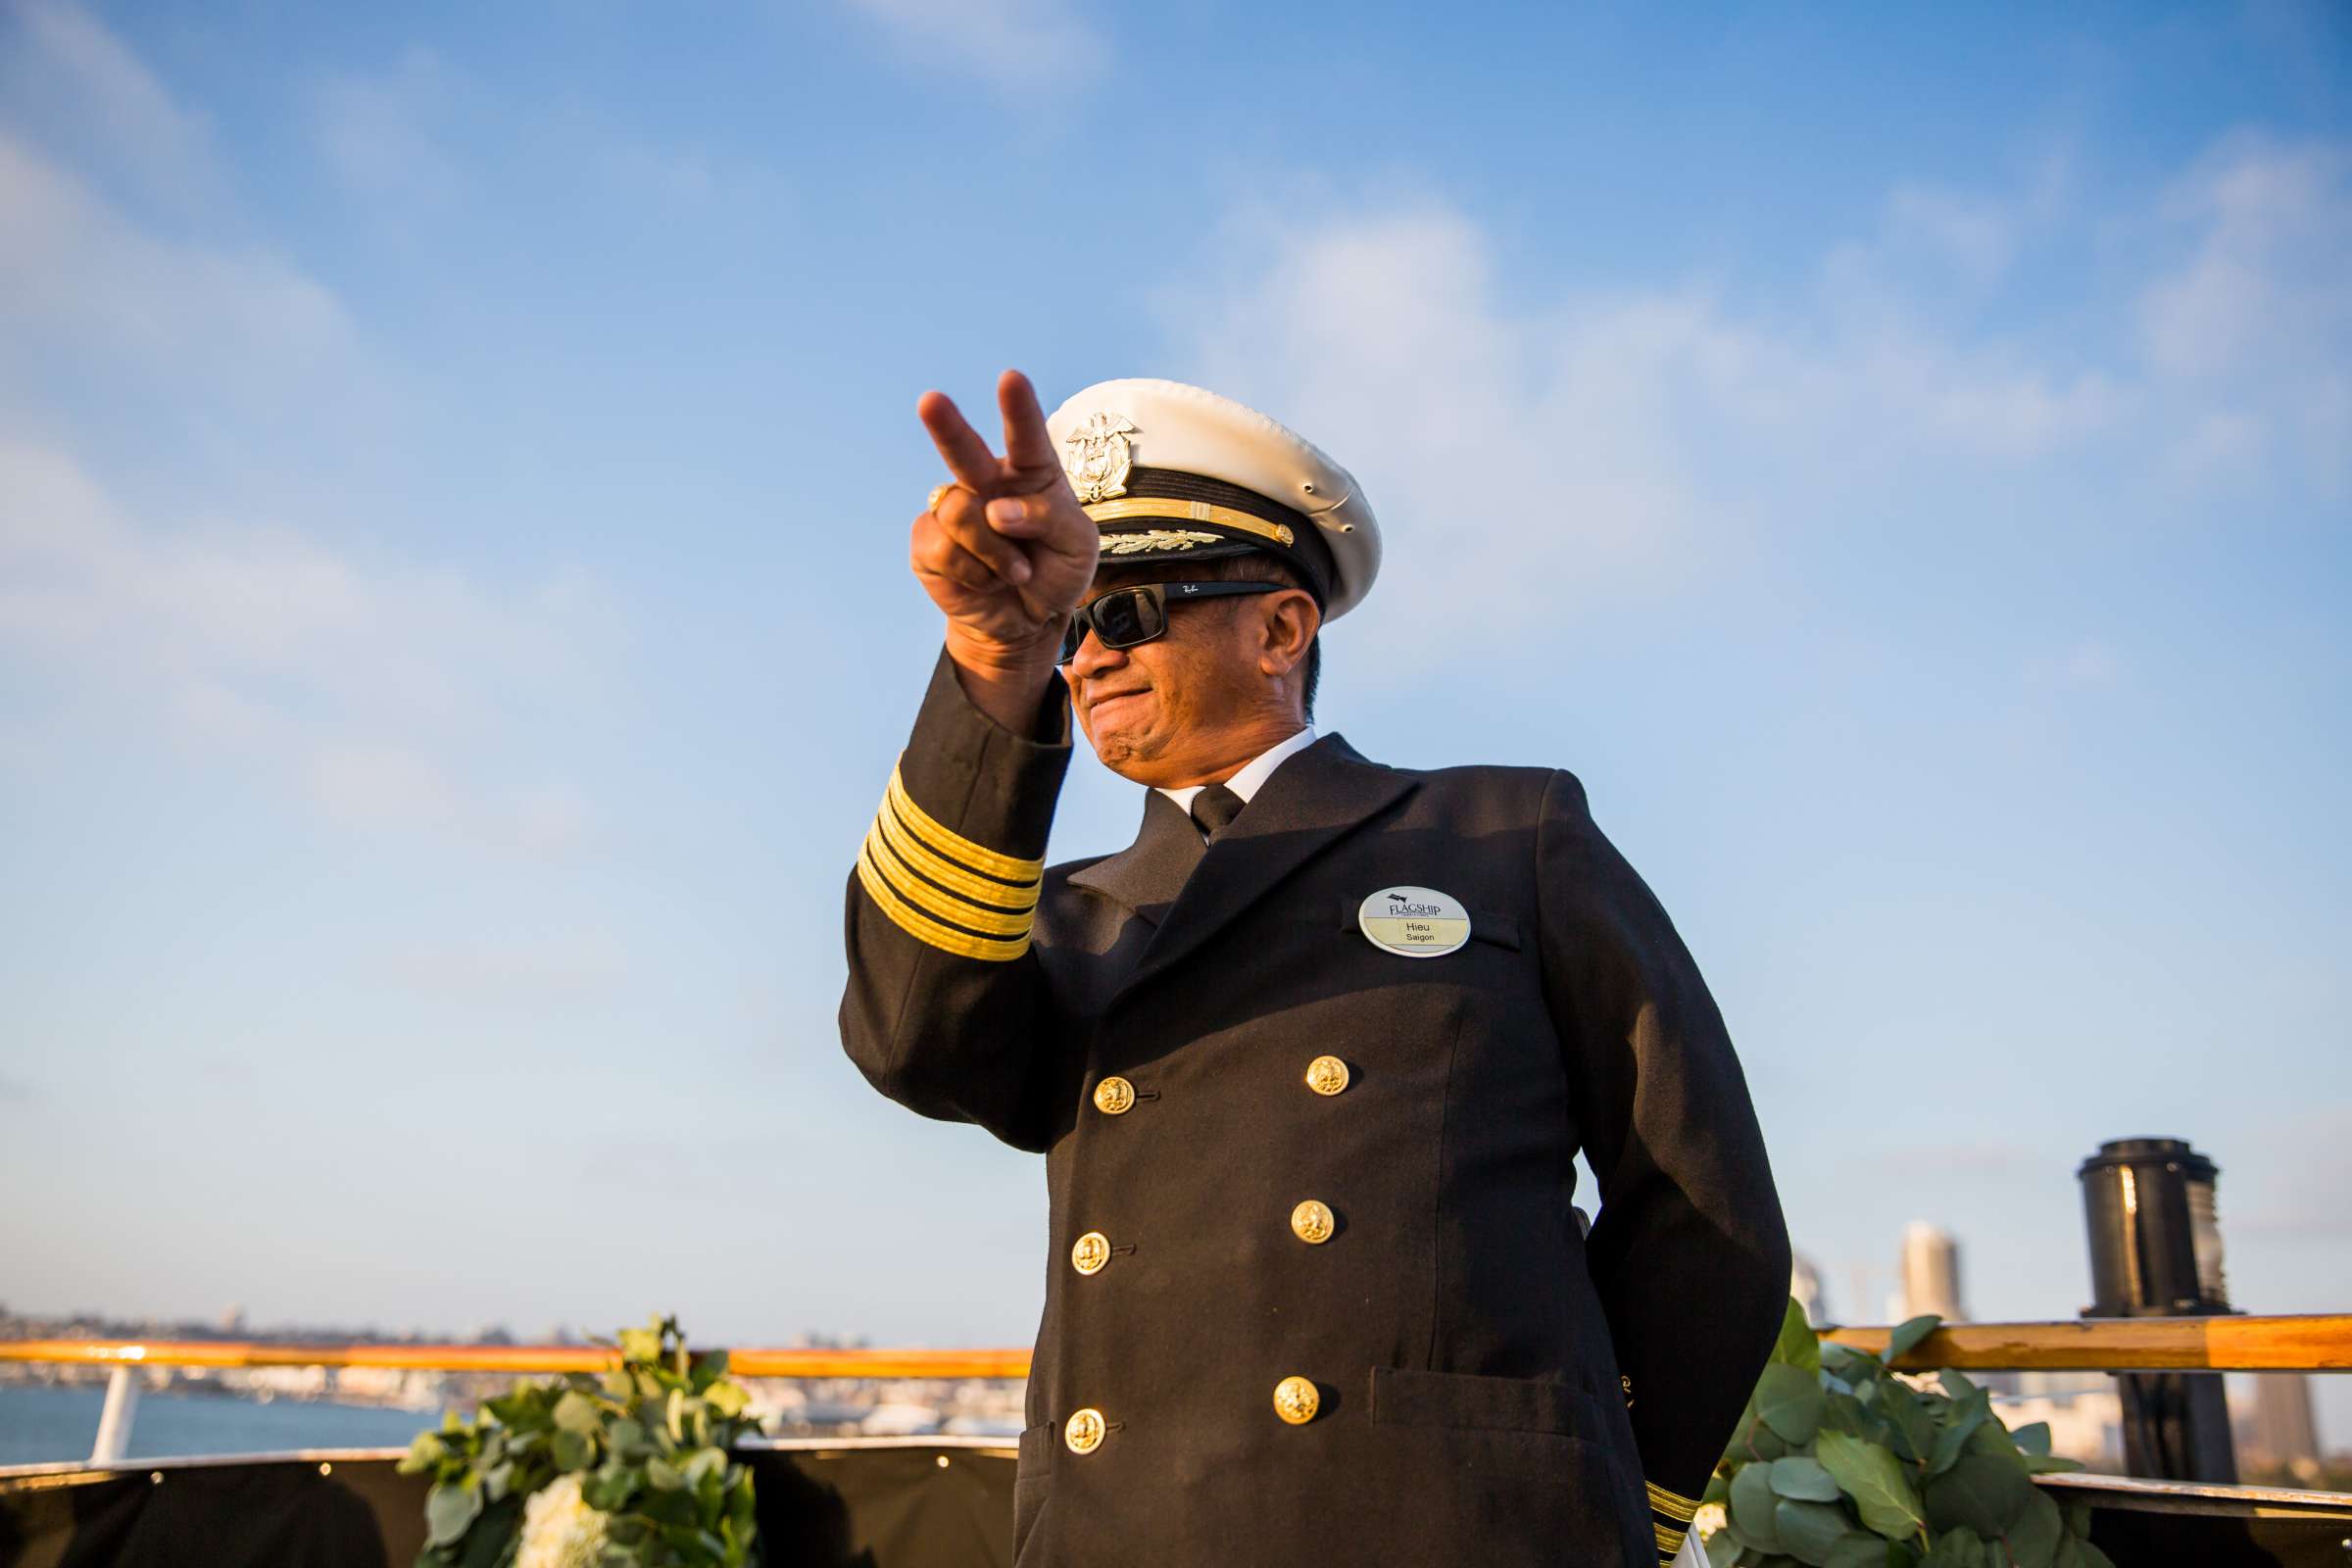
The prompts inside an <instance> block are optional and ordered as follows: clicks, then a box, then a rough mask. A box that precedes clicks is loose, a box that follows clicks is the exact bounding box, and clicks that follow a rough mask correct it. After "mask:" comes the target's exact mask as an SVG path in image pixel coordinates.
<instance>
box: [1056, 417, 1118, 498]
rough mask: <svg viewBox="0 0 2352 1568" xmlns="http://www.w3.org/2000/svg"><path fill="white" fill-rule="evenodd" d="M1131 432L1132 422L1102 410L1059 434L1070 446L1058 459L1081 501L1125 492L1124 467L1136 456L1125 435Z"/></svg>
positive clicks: (1109, 496)
mask: <svg viewBox="0 0 2352 1568" xmlns="http://www.w3.org/2000/svg"><path fill="white" fill-rule="evenodd" d="M1134 433H1135V426H1134V425H1133V424H1132V423H1130V422H1129V421H1128V420H1127V419H1126V418H1125V417H1123V416H1121V415H1116V414H1111V413H1108V412H1103V413H1097V414H1093V415H1090V416H1088V417H1087V420H1086V422H1085V423H1084V424H1082V425H1080V426H1078V428H1077V429H1075V430H1072V431H1071V432H1070V433H1069V434H1068V435H1065V436H1063V437H1062V438H1061V444H1062V445H1063V446H1065V447H1067V448H1069V449H1070V455H1069V456H1068V457H1066V458H1064V459H1062V460H1061V466H1062V470H1063V471H1064V472H1066V473H1067V474H1069V476H1070V488H1071V489H1072V490H1075V491H1076V492H1078V499H1079V501H1080V502H1081V503H1082V504H1083V503H1091V502H1096V501H1108V500H1109V499H1110V498H1111V497H1113V496H1123V495H1125V494H1126V493H1127V470H1128V468H1129V466H1131V465H1132V464H1133V462H1134V458H1135V454H1134V452H1133V451H1132V450H1131V448H1130V447H1129V444H1128V441H1127V438H1128V437H1129V436H1131V435H1133V434H1134Z"/></svg>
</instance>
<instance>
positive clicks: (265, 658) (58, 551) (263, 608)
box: [0, 434, 611, 854]
mask: <svg viewBox="0 0 2352 1568" xmlns="http://www.w3.org/2000/svg"><path fill="white" fill-rule="evenodd" d="M0 497H4V498H6V499H5V503H4V504H0V650H7V649H14V650H17V651H20V652H22V653H23V654H25V655H26V656H28V657H29V659H30V661H31V662H30V663H29V664H28V666H27V667H28V668H37V669H38V670H39V672H40V677H41V679H42V680H43V681H44V682H47V683H51V684H53V685H58V686H65V687H71V686H73V685H76V684H84V683H95V684H97V685H99V686H100V687H102V688H103V689H104V690H105V691H106V692H107V693H108V694H109V702H110V705H111V706H113V707H116V708H117V709H119V711H122V712H123V713H124V714H126V715H145V716H147V717H148V718H150V719H151V720H152V721H153V722H155V723H156V724H157V725H158V726H159V727H161V728H162V729H164V730H165V731H166V732H168V733H170V734H172V735H174V736H177V737H180V738H182V739H185V740H188V741H191V742H194V743H197V744H199V745H201V746H203V747H206V748H210V749H215V750H224V751H227V752H229V753H232V754H234V755H238V756H245V757H250V758H255V759H258V760H262V761H263V762H265V763H266V764H268V765H270V766H271V767H273V768H275V769H276V770H278V771H279V772H280V773H281V774H282V775H284V776H285V777H286V778H287V780H288V782H289V784H290V786H291V787H292V788H294V789H295V790H296V791H297V792H298V793H299V794H300V795H302V796H303V797H304V798H305V799H307V800H309V801H310V802H311V803H312V804H314V805H315V806H317V807H318V808H319V809H320V810H321V811H322V812H324V813H325V814H326V815H327V816H329V817H330V818H332V819H334V820H336V821H340V822H344V823H347V824H352V825H357V826H367V827H397V828H404V829H431V830H438V831H446V832H451V833H455V834H458V835H461V836H463V837H466V838H468V839H472V840H476V841H481V842H487V843H491V844H496V845H501V846H505V847H507V848H511V849H514V850H518V851H522V852H525V853H531V854H556V853H561V852H563V851H564V850H566V849H568V848H570V847H572V846H574V845H576V844H578V843H579V842H580V841H581V840H582V838H583V837H584V835H585V834H586V832H587V831H588V829H589V828H590V826H591V825H592V824H593V821H594V819H595V813H594V810H593V808H592V807H591V805H590V803H589V802H588V801H587V800H585V799H584V798H583V797H581V796H580V795H579V794H578V793H577V792H576V791H575V790H573V789H572V788H571V787H570V786H569V785H567V784H565V783H564V782H563V781H562V780H561V779H557V780H555V781H553V782H542V783H540V784H537V785H534V786H532V787H530V788H527V789H515V788H514V787H511V786H501V785H499V784H498V783H496V782H495V780H494V779H493V778H490V777H487V776H482V775H485V774H486V773H490V772H494V771H495V769H494V768H491V767H489V766H488V765H487V764H486V763H485V762H484V761H483V760H482V756H483V754H484V753H485V752H486V751H489V750H493V749H494V748H495V746H496V744H497V743H498V741H499V740H500V739H501V738H502V737H503V736H505V735H507V734H508V733H510V732H512V731H514V730H515V729H516V728H517V721H518V720H522V719H524V718H526V717H528V716H530V715H534V714H536V713H537V712H539V711H540V710H542V709H543V708H544V707H546V706H547V705H548V704H549V703H551V702H558V703H560V702H563V701H565V700H571V701H587V700H589V697H590V694H591V693H592V692H593V691H594V685H595V682H596V681H597V679H598V678H599V677H598V673H597V671H598V670H599V669H600V668H601V667H602V665H601V662H600V659H599V651H600V649H601V648H603V647H604V646H605V645H606V644H607V642H608V639H609V636H610V632H611V625H610V621H609V618H608V616H607V613H606V612H605V610H604V608H603V605H602V602H601V598H600V596H599V595H598V594H597V593H596V592H595V590H594V588H593V586H592V585H590V584H588V583H587V582H586V581H585V580H584V579H583V578H582V577H580V576H579V575H578V574H577V573H576V572H572V571H567V570H566V571H558V572H556V573H554V574H552V575H551V576H549V577H547V578H546V579H545V580H543V581H542V582H540V583H538V584H536V585H533V586H530V587H526V588H524V589H521V590H519V591H515V592H511V593H505V594H494V593H492V592H489V591H487V590H485V589H483V588H481V587H480V586H478V585H476V584H474V583H473V582H471V581H469V580H468V579H466V578H465V577H463V576H461V575H459V574H457V573H455V572H452V571H450V570H448V569H446V568H442V567H433V566H417V565H415V564H409V563H405V562H369V561H364V560H362V559H360V558H358V557H355V556H353V555H349V554H344V553H338V552H337V551H335V550H332V549H330V548H328V547H327V546H325V545H323V544H321V543H320V542H319V541H318V540H317V539H315V538H313V537H310V536H309V535H306V534H304V533H302V532H300V531H297V530H294V529H290V528H285V527H270V526H251V525H246V526H234V525H224V524H221V523H218V522H197V523H189V524H183V525H157V524H147V523H142V522H139V521H135V520H133V519H132V518H131V517H129V516H127V515H125V514H124V513H123V509H122V508H121V507H120V505H119V504H118V503H117V502H116V501H115V500H114V498H113V497H111V496H110V495H108V494H107V493H106V491H105V490H104V489H103V488H102V487H101V486H100V485H99V484H98V483H97V482H96V481H95V480H94V479H92V477H91V476H90V475H89V474H88V473H86V472H85V471H83V469H82V468H81V467H80V466H78V465H77V464H75V463H74V462H73V460H72V459H71V458H69V457H67V456H66V455H65V454H63V453H61V452H58V451H56V450H54V449H52V448H48V447H44V446H40V445H37V444H33V443H28V442H25V441H24V440H21V439H14V438H10V437H8V436H6V435H5V434H0ZM461 756H463V757H466V758H467V759H468V760H469V762H470V765H461V764H460V763H459V762H458V761H456V760H454V759H456V758H458V757H461ZM533 765H539V766H542V767H543V766H544V764H543V763H537V764H533Z"/></svg>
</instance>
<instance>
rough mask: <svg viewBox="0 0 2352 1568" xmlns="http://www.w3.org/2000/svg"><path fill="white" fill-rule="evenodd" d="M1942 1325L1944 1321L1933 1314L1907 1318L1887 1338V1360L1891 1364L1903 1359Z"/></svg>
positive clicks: (1927, 1313)
mask: <svg viewBox="0 0 2352 1568" xmlns="http://www.w3.org/2000/svg"><path fill="white" fill-rule="evenodd" d="M1942 1325H1943V1319H1941V1318H1939V1317H1937V1316H1936V1314H1935V1313H1933V1312H1923V1313H1921V1314H1920V1315H1919V1316H1918V1317H1914V1318H1906V1319H1904V1320H1903V1321H1902V1322H1900V1323H1897V1324H1896V1325H1895V1326H1894V1332H1893V1333H1891V1334H1889V1335H1887V1354H1886V1357H1885V1359H1886V1360H1887V1362H1888V1363H1889V1364H1891V1363H1893V1362H1895V1361H1898V1360H1900V1359H1902V1357H1903V1356H1904V1355H1905V1354H1906V1353H1908V1352H1909V1350H1910V1349H1911V1348H1912V1347H1913V1346H1916V1345H1917V1344H1919V1342H1920V1341H1922V1340H1924V1339H1926V1338H1927V1337H1928V1336H1929V1335H1931V1334H1933V1333H1935V1332H1936V1329H1938V1328H1940V1327H1941V1326H1942Z"/></svg>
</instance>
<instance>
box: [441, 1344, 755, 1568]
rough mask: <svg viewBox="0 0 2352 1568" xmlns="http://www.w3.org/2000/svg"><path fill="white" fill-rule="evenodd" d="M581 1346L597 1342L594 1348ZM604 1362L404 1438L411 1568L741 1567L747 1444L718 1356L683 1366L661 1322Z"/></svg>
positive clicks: (739, 1400) (749, 1426)
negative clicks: (416, 1520) (414, 1508)
mask: <svg viewBox="0 0 2352 1568" xmlns="http://www.w3.org/2000/svg"><path fill="white" fill-rule="evenodd" d="M597 1343H600V1344H602V1343H604V1342H602V1341H599V1342H597ZM615 1348H616V1349H618V1351H619V1352H620V1364H619V1365H618V1366H616V1367H614V1368H613V1370H611V1371H609V1372H607V1373H605V1374H604V1375H603V1376H602V1377H594V1376H590V1375H589V1374H587V1373H584V1372H573V1373H567V1374H565V1375H564V1377H562V1378H560V1379H557V1380H555V1381H553V1382H546V1383H529V1382H526V1383H517V1384H516V1385H515V1387H514V1389H513V1390H512V1391H510V1392H509V1393H507V1394H504V1395H501V1396H498V1397H495V1398H489V1399H485V1400H483V1401H482V1406H481V1409H480V1410H479V1411H478V1412H477V1413H476V1414H475V1415H474V1417H473V1418H472V1419H470V1420H464V1419H461V1418H460V1417H459V1415H458V1413H457V1412H456V1411H455V1410H452V1411H450V1412H448V1414H447V1415H445V1416H444V1417H443V1419H442V1424H441V1430H440V1431H438V1432H420V1433H418V1434H417V1439H416V1441H415V1442H414V1443H412V1444H411V1445H410V1446H409V1452H408V1456H407V1457H406V1458H404V1459H402V1460H401V1462H400V1469H401V1473H402V1474H404V1475H418V1474H429V1475H431V1476H432V1478H433V1484H432V1488H431V1490H430V1491H429V1492H427V1493H426V1494H425V1503H424V1518H425V1530H426V1542H425V1545H424V1548H423V1549H422V1550H421V1551H419V1552H418V1553H417V1563H416V1568H756V1565H757V1564H758V1563H759V1561H760V1556H759V1545H758V1527H757V1524H756V1521H755V1518H754V1511H755V1509H754V1499H753V1494H752V1475H751V1472H750V1471H749V1470H748V1469H746V1468H745V1467H744V1466H742V1465H741V1464H738V1463H736V1462H735V1461H734V1459H733V1457H732V1456H731V1450H732V1448H733V1446H734V1444H735V1440H736V1439H738V1438H743V1437H752V1436H756V1435H757V1434H758V1432H759V1426H758V1423H757V1422H754V1421H750V1420H746V1419H745V1418H744V1414H743V1412H744V1407H745V1405H746V1404H747V1403H748V1402H749V1396H747V1395H746V1394H745V1393H744V1390H743V1386H742V1385H741V1384H739V1383H735V1382H733V1381H731V1380H730V1379H729V1378H728V1377H727V1375H726V1373H727V1358H726V1354H725V1352H724V1351H714V1352H711V1353H710V1354H706V1355H699V1356H698V1355H690V1354H689V1353H688V1351H687V1349H686V1339H685V1336H684V1335H683V1334H681V1333H680V1332H679V1330H678V1324H677V1320H676V1319H675V1318H654V1319H652V1320H651V1321H650V1322H649V1323H648V1324H647V1326H646V1327H644V1328H642V1329H623V1330H621V1331H620V1334H619V1338H618V1344H617V1345H616V1346H615Z"/></svg>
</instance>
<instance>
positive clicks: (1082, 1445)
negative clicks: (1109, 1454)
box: [1061, 1406, 1103, 1453]
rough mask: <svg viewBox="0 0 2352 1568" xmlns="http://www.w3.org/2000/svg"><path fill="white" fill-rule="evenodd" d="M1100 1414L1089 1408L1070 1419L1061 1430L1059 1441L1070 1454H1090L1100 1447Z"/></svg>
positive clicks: (1101, 1414) (1101, 1417) (1101, 1428)
mask: <svg viewBox="0 0 2352 1568" xmlns="http://www.w3.org/2000/svg"><path fill="white" fill-rule="evenodd" d="M1061 1441H1062V1442H1064V1443H1066V1444H1068V1445H1069V1446H1070V1451H1071V1452H1072V1453H1092V1452H1094V1451H1095V1450H1096V1449H1097V1448H1099V1447H1101V1446H1103V1412H1102V1411H1100V1410H1097V1409H1094V1408H1093V1407H1091V1406H1090V1407H1088V1408H1087V1409H1084V1410H1081V1411H1079V1412H1078V1413H1077V1414H1076V1415H1074V1416H1071V1417H1070V1419H1069V1422H1068V1424H1067V1425H1065V1426H1064V1427H1063V1428H1062V1429H1061Z"/></svg>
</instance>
